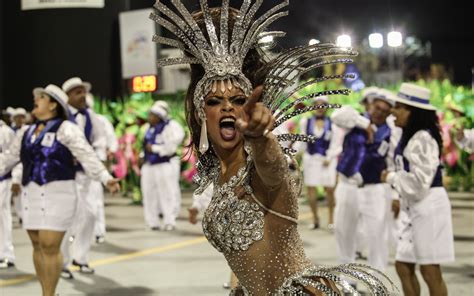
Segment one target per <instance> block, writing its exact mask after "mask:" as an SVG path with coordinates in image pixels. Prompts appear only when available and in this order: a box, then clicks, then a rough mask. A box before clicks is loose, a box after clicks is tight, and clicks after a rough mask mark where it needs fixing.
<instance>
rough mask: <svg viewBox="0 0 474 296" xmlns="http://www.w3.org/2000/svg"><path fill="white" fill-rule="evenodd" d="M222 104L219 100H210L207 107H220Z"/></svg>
mask: <svg viewBox="0 0 474 296" xmlns="http://www.w3.org/2000/svg"><path fill="white" fill-rule="evenodd" d="M220 103H221V102H220V101H219V100H216V99H209V100H207V101H206V105H207V106H215V105H219V104H220Z"/></svg>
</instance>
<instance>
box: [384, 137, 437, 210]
mask: <svg viewBox="0 0 474 296" xmlns="http://www.w3.org/2000/svg"><path fill="white" fill-rule="evenodd" d="M403 156H404V157H405V158H406V159H407V161H408V163H409V164H410V171H409V172H407V171H405V170H404V169H403V168H402V167H397V171H396V172H390V173H389V174H388V176H387V183H389V184H391V185H392V186H393V187H394V188H395V190H397V192H398V193H399V194H400V196H401V197H404V198H407V199H408V200H411V201H419V200H421V199H423V198H425V197H426V196H427V195H428V193H429V190H430V188H431V184H432V183H433V179H434V177H435V174H436V171H437V170H438V166H439V164H440V160H439V148H438V143H437V142H436V140H435V139H434V138H433V137H432V136H431V135H430V133H429V132H427V131H424V130H421V131H418V132H416V133H415V134H414V135H413V136H412V137H411V139H410V141H408V144H407V146H406V148H405V149H404V150H403ZM401 165H402V163H401V164H400V166H401Z"/></svg>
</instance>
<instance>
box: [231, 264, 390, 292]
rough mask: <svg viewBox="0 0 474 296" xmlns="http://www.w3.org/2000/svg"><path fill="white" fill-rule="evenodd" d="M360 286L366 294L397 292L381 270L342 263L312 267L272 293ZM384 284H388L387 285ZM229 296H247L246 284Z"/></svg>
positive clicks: (319, 290) (333, 290) (329, 290)
mask: <svg viewBox="0 0 474 296" xmlns="http://www.w3.org/2000/svg"><path fill="white" fill-rule="evenodd" d="M354 283H356V284H360V285H357V287H358V288H359V287H360V286H362V287H363V289H364V292H365V293H367V294H368V295H377V296H384V295H399V291H398V288H397V287H396V286H395V285H394V284H393V282H392V281H391V280H390V279H389V278H388V277H387V276H386V275H384V274H383V273H381V272H380V271H378V270H376V269H374V268H372V267H370V266H367V265H363V264H354V263H351V264H343V265H337V266H313V267H310V268H307V269H305V270H303V271H301V272H299V273H297V274H294V275H292V276H290V277H288V278H286V279H285V281H284V282H283V284H282V285H281V286H280V288H278V289H277V290H276V291H275V292H273V293H272V294H271V295H273V296H293V295H294V296H299V295H344V294H345V293H349V294H351V295H359V292H358V291H357V290H356V289H355V288H354V287H353V284H354ZM385 283H388V284H389V285H390V286H391V289H389V288H388V287H387V285H386V284H385ZM230 295H231V296H234V295H235V296H240V295H242V296H250V295H252V293H250V292H249V291H248V290H247V289H246V288H245V287H243V286H239V287H236V288H234V289H233V290H232V291H231V292H230Z"/></svg>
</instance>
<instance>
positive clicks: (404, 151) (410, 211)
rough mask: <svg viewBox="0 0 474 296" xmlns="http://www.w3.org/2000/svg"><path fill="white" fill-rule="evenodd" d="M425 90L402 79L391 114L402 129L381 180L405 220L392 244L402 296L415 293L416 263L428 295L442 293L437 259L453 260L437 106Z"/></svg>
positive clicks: (417, 293) (416, 288) (416, 291)
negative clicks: (395, 197) (390, 164)
mask: <svg viewBox="0 0 474 296" xmlns="http://www.w3.org/2000/svg"><path fill="white" fill-rule="evenodd" d="M430 96H431V93H430V90H428V89H426V88H423V87H420V86H417V85H413V84H408V83H404V84H402V86H401V87H400V92H399V93H398V96H397V97H395V98H394V99H395V100H396V101H397V104H396V106H395V108H394V109H393V111H392V113H393V115H394V116H395V117H396V119H395V124H396V125H397V126H398V127H401V128H402V129H403V134H402V138H401V140H400V143H399V145H398V147H397V149H396V150H395V166H396V171H395V172H390V173H388V172H387V171H384V172H382V176H381V178H382V181H385V182H387V183H388V184H390V185H392V186H393V187H394V188H395V190H396V191H397V192H398V193H399V194H400V199H401V210H402V212H403V214H404V216H405V217H406V218H407V219H406V221H405V223H404V224H403V228H402V229H401V233H400V235H399V241H398V244H397V254H396V263H395V266H396V268H397V273H398V275H399V277H400V279H401V281H402V285H403V292H404V294H405V295H408V296H411V295H420V285H419V283H418V280H417V278H416V275H415V266H416V264H419V265H420V271H421V274H422V276H423V279H424V280H425V282H426V284H427V285H428V288H429V290H430V295H447V294H448V291H447V288H446V284H445V282H444V280H443V277H442V274H441V268H440V264H441V263H446V262H451V261H454V238H453V227H452V221H451V205H450V202H449V198H448V195H447V193H446V190H445V189H444V187H443V183H442V173H441V168H442V166H441V163H440V155H441V149H442V147H443V145H442V138H441V133H440V130H439V122H438V117H437V115H436V108H435V107H434V106H432V105H431V104H430V103H429V99H430Z"/></svg>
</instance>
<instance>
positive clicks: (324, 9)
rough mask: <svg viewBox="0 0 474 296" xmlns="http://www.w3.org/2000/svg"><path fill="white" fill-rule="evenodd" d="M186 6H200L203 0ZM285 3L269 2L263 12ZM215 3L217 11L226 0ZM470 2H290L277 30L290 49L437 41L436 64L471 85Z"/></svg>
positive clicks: (473, 48)
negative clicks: (382, 38)
mask: <svg viewBox="0 0 474 296" xmlns="http://www.w3.org/2000/svg"><path fill="white" fill-rule="evenodd" d="M144 2H146V3H153V2H154V1H144ZM165 2H166V1H165ZM186 2H187V3H188V4H190V6H191V7H192V6H194V8H197V7H198V6H197V4H196V3H197V0H188V1H186ZM280 2H281V1H272V0H265V1H264V4H263V6H262V11H264V10H266V9H268V8H269V7H271V6H273V5H275V4H277V3H280ZM210 3H211V6H217V5H219V4H220V3H221V1H220V0H215V1H212V0H211V1H210ZM241 3H242V2H241V1H239V0H235V1H234V0H231V6H233V7H240V5H241ZM466 3H467V2H466V1H460V0H453V1H446V0H432V1H417V0H352V1H350V0H290V6H289V11H290V15H289V16H288V17H285V18H283V19H281V20H279V21H277V22H276V23H275V25H274V26H273V27H274V28H275V29H278V30H284V31H286V32H287V36H286V38H283V39H281V40H279V43H280V44H281V45H282V46H284V47H291V46H295V45H299V44H303V43H307V42H308V41H309V40H310V39H311V38H316V39H319V40H321V41H323V42H335V39H336V37H337V36H338V35H340V34H341V33H347V34H349V35H351V36H352V40H353V44H354V45H356V44H358V43H360V42H361V39H364V38H367V37H368V35H369V34H370V33H374V32H376V31H377V32H379V33H382V34H384V35H385V34H386V33H388V32H389V31H391V29H396V30H399V31H401V32H402V33H403V35H404V36H405V37H407V36H414V37H417V38H419V39H421V40H422V41H423V42H427V41H429V42H431V44H432V53H433V58H432V61H433V62H438V63H444V64H447V65H448V66H451V67H454V68H455V79H456V80H457V81H459V82H462V83H470V81H471V67H473V66H474V59H473V58H472V53H474V40H473V38H472V37H473V36H474V30H473V28H474V25H473V21H472V19H473V17H472V15H471V14H470V11H472V10H470V9H468V8H467V4H466ZM188 7H189V6H188Z"/></svg>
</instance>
